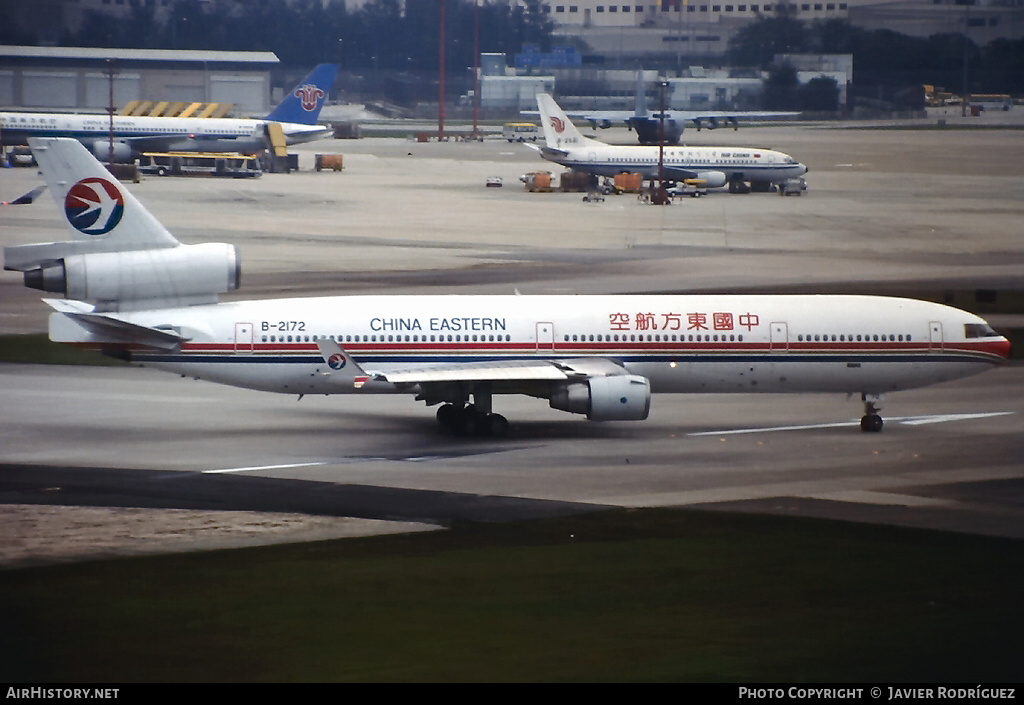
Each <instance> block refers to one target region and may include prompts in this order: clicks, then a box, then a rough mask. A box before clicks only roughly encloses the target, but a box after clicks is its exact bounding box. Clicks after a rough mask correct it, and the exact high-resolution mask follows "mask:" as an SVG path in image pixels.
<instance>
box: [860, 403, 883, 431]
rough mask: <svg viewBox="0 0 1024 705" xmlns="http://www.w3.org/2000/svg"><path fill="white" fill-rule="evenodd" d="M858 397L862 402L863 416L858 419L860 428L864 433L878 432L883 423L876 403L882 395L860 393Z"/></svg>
mask: <svg viewBox="0 0 1024 705" xmlns="http://www.w3.org/2000/svg"><path fill="white" fill-rule="evenodd" d="M860 398H861V401H863V402H864V416H862V417H861V419H860V430H861V431H863V432H864V433H879V432H880V431H881V430H882V425H883V422H882V417H881V415H879V413H878V412H879V406H878V403H879V402H881V401H882V395H881V394H861V395H860Z"/></svg>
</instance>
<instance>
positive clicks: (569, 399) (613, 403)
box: [549, 375, 651, 421]
mask: <svg viewBox="0 0 1024 705" xmlns="http://www.w3.org/2000/svg"><path fill="white" fill-rule="evenodd" d="M549 403H550V405H551V408H552V409H560V410H562V411H569V412H571V413H573V414H586V416H587V418H588V419H590V420H591V421H643V420H644V419H646V418H647V415H648V414H649V413H650V411H651V383H650V381H649V380H648V379H647V378H646V377H640V376H639V375H612V376H609V377H591V378H590V379H588V380H585V381H583V382H570V383H568V384H565V385H562V386H560V387H557V388H556V389H555V390H554V391H553V392H552V393H551V399H550V400H549Z"/></svg>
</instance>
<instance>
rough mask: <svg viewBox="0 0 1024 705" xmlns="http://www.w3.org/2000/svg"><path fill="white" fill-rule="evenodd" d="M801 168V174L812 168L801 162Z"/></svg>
mask: <svg viewBox="0 0 1024 705" xmlns="http://www.w3.org/2000/svg"><path fill="white" fill-rule="evenodd" d="M800 169H801V171H800V175H801V176H802V175H804V174H806V173H807V172H809V171H810V169H808V168H807V165H806V164H801V165H800Z"/></svg>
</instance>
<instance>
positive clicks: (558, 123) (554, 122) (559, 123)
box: [551, 116, 565, 134]
mask: <svg viewBox="0 0 1024 705" xmlns="http://www.w3.org/2000/svg"><path fill="white" fill-rule="evenodd" d="M551 127H553V128H555V132H557V133H559V134H561V133H562V132H565V121H564V120H563V119H562V118H560V117H554V116H552V117H551Z"/></svg>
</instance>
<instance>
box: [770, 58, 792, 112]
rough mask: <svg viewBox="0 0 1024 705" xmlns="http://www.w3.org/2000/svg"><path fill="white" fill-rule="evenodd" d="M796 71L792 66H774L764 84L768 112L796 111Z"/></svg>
mask: <svg viewBox="0 0 1024 705" xmlns="http://www.w3.org/2000/svg"><path fill="white" fill-rule="evenodd" d="M797 85H798V83H797V78H796V69H795V68H793V66H792V64H781V65H778V64H773V65H772V66H771V67H770V68H769V69H768V78H767V79H766V80H765V82H764V107H765V109H767V110H794V109H795V108H796V107H797Z"/></svg>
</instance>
